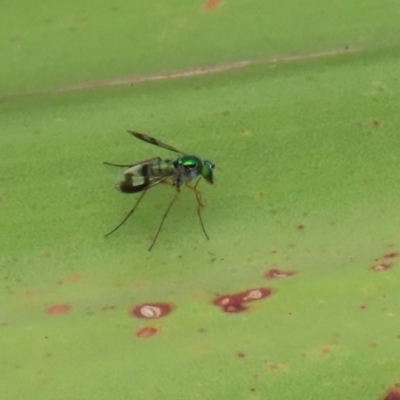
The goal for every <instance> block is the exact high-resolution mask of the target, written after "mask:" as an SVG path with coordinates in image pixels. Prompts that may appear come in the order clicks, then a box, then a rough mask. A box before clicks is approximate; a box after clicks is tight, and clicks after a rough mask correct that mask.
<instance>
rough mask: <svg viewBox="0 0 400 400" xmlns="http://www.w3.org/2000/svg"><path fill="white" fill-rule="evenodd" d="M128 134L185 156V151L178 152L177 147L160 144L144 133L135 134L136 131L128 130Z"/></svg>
mask: <svg viewBox="0 0 400 400" xmlns="http://www.w3.org/2000/svg"><path fill="white" fill-rule="evenodd" d="M128 132H129V133H130V134H132V135H133V136H135V137H137V138H138V139H140V140H143V141H144V142H147V143H150V144H154V145H155V146H158V147H162V148H164V149H167V150H171V151H174V152H175V153H178V154H185V153H184V152H183V151H180V150H177V149H175V147H172V146H170V145H169V144H166V143H163V142H160V141H159V140H157V139H154V138H152V137H151V136H148V135H146V134H144V133H139V132H134V131H129V130H128Z"/></svg>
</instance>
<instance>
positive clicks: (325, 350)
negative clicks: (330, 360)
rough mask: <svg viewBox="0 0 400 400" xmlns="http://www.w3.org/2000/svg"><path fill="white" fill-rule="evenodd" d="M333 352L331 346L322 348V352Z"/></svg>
mask: <svg viewBox="0 0 400 400" xmlns="http://www.w3.org/2000/svg"><path fill="white" fill-rule="evenodd" d="M330 352H331V350H330V349H329V347H323V348H322V349H321V353H322V354H328V353H330Z"/></svg>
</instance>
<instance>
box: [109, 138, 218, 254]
mask: <svg viewBox="0 0 400 400" xmlns="http://www.w3.org/2000/svg"><path fill="white" fill-rule="evenodd" d="M128 132H129V133H130V134H132V135H133V136H135V137H136V138H138V139H140V140H143V141H145V142H147V143H150V144H153V145H155V146H158V147H162V148H164V149H167V150H170V151H173V152H175V153H178V154H179V155H180V156H179V157H178V158H176V159H173V160H170V159H163V158H161V157H154V158H150V159H148V160H144V161H140V162H137V163H135V164H129V165H126V164H113V163H109V162H106V161H104V164H107V165H113V166H114V167H124V168H128V169H127V170H125V172H124V179H123V181H122V182H120V183H119V189H120V190H121V192H123V193H140V196H139V198H138V199H137V200H136V203H135V204H134V206H133V208H132V209H131V210H130V211H129V213H128V214H127V215H126V216H125V218H124V219H123V220H122V221H121V222H120V223H119V224H118V225H117V226H116V227H115V228H114V229H113V230H112V231H110V232H108V233H107V234H106V235H105V236H106V237H107V236H109V235H111V234H112V233H114V232H115V231H116V230H117V229H119V228H120V227H121V226H122V225H123V224H124V223H125V222H126V221H127V220H128V218H129V217H130V216H131V215H132V214H133V213H134V212H135V210H136V208H137V207H138V205H139V204H140V202H141V201H142V199H143V197H144V196H145V194H146V193H147V190H148V189H150V188H152V187H155V186H157V185H158V184H160V183H162V184H165V185H169V186H172V187H176V193H175V196H174V197H173V198H172V200H171V201H170V203H169V205H168V208H167V209H166V211H165V213H164V215H163V217H162V219H161V222H160V224H159V226H158V229H157V233H156V236H155V237H154V239H153V242H152V243H151V246H150V247H149V251H150V250H151V249H152V248H153V246H154V244H155V243H156V240H157V238H158V235H159V234H160V231H161V228H162V226H163V224H164V221H165V219H166V218H167V215H168V213H169V211H170V209H171V208H172V206H173V204H174V203H175V201H176V200H177V198H178V195H179V193H180V188H181V186H182V185H185V186H186V187H187V188H189V189H191V190H193V191H194V193H195V195H196V200H197V215H198V216H199V221H200V225H201V228H202V229H203V232H204V235H205V236H206V238H207V239H209V237H208V234H207V232H206V230H205V228H204V224H203V219H202V218H201V208H202V207H204V206H203V204H202V202H201V192H200V191H199V190H198V189H197V186H198V184H199V182H200V180H201V178H204V179H205V180H206V182H208V183H211V184H212V183H213V169H214V167H215V165H214V164H213V163H212V162H211V161H207V160H202V159H201V158H199V157H197V156H194V155H187V154H186V153H184V152H182V151H179V150H177V149H176V148H175V147H172V146H170V145H168V144H166V143H163V142H161V141H159V140H157V139H154V138H152V137H150V136H148V135H146V134H144V133H138V132H133V131H128ZM193 182H194V185H193V184H192V183H193Z"/></svg>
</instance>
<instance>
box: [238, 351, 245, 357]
mask: <svg viewBox="0 0 400 400" xmlns="http://www.w3.org/2000/svg"><path fill="white" fill-rule="evenodd" d="M236 355H237V356H238V357H239V358H245V357H246V354H244V353H243V352H242V351H238V352H237V353H236Z"/></svg>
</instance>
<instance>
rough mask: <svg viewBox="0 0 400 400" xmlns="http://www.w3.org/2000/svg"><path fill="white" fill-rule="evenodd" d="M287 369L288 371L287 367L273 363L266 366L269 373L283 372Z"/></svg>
mask: <svg viewBox="0 0 400 400" xmlns="http://www.w3.org/2000/svg"><path fill="white" fill-rule="evenodd" d="M287 369H288V367H287V365H285V364H278V363H273V364H269V365H268V366H267V370H268V371H270V372H284V371H286V370H287Z"/></svg>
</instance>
